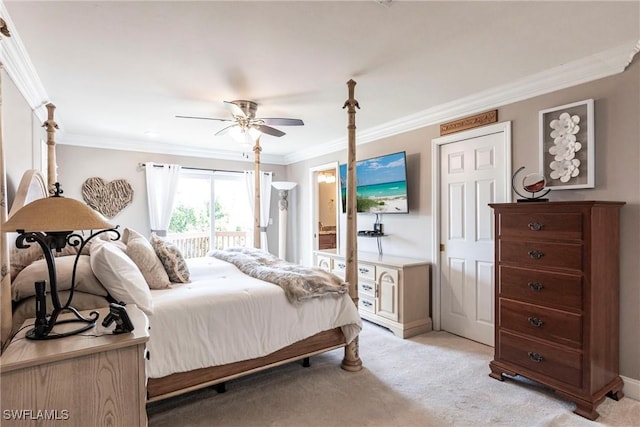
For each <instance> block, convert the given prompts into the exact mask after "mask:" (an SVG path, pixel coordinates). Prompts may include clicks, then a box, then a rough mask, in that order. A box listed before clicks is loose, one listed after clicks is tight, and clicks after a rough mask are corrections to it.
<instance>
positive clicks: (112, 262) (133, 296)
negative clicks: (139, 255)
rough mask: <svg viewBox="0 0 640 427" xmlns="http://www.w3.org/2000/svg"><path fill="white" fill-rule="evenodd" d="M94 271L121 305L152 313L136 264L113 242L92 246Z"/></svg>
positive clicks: (146, 288)
mask: <svg viewBox="0 0 640 427" xmlns="http://www.w3.org/2000/svg"><path fill="white" fill-rule="evenodd" d="M91 268H92V269H93V273H94V274H95V275H96V277H97V278H98V279H99V280H100V281H101V282H102V284H103V286H104V287H105V288H106V289H107V291H108V292H109V294H110V295H111V296H112V297H113V298H115V299H116V300H118V301H124V302H125V303H127V304H136V305H137V306H138V307H140V309H141V310H142V311H144V312H145V313H147V314H151V313H153V301H152V300H151V291H150V290H149V286H147V282H146V281H145V280H144V276H143V275H142V273H141V272H140V270H139V269H138V267H137V266H136V264H135V263H134V262H133V261H132V260H131V258H129V257H128V256H127V254H126V253H125V252H124V251H123V250H122V249H120V248H119V247H118V246H116V245H114V244H113V243H111V242H100V241H98V242H94V244H92V245H91Z"/></svg>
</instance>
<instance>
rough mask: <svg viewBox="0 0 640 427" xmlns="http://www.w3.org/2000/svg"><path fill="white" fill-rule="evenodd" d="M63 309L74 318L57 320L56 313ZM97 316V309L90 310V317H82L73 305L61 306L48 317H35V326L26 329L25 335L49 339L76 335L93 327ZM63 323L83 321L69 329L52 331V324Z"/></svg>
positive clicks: (35, 338)
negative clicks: (79, 325) (76, 326)
mask: <svg viewBox="0 0 640 427" xmlns="http://www.w3.org/2000/svg"><path fill="white" fill-rule="evenodd" d="M63 311H70V312H71V313H73V314H74V315H75V316H76V318H75V319H73V318H71V319H62V320H58V319H57V318H58V315H59V314H60V313H62V312H63ZM99 316H100V314H99V313H98V312H97V311H92V312H91V317H84V316H83V315H81V314H80V313H79V312H78V310H76V309H75V308H73V307H63V308H61V309H60V310H54V311H53V313H51V316H50V317H49V319H43V320H41V319H37V318H36V327H35V328H33V329H31V330H29V331H27V333H26V334H25V337H26V338H27V339H30V340H51V339H56V338H64V337H68V336H71V335H76V334H79V333H81V332H84V331H87V330H89V329H91V328H93V327H94V326H95V325H96V321H97V320H98V317H99ZM65 323H85V325H83V326H81V327H79V328H76V329H73V330H71V331H68V330H67V331H63V332H55V331H53V327H54V326H56V325H61V324H65Z"/></svg>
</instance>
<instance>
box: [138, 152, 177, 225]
mask: <svg viewBox="0 0 640 427" xmlns="http://www.w3.org/2000/svg"><path fill="white" fill-rule="evenodd" d="M145 174H146V177H147V203H148V205H149V224H150V225H151V231H152V232H155V233H156V234H157V235H158V236H166V235H167V230H168V229H169V222H170V221H171V211H172V210H173V202H174V200H175V196H176V189H177V188H178V179H179V178H180V165H160V164H156V163H152V162H146V163H145Z"/></svg>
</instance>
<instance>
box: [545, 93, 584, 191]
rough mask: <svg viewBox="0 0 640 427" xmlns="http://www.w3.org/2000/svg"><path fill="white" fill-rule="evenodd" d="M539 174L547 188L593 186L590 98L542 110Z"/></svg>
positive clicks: (566, 188)
mask: <svg viewBox="0 0 640 427" xmlns="http://www.w3.org/2000/svg"><path fill="white" fill-rule="evenodd" d="M539 116H540V150H541V153H540V171H541V173H542V174H543V175H544V178H545V180H546V187H547V188H550V189H552V190H568V189H578V188H594V187H595V159H594V151H595V150H594V137H595V133H594V119H593V99H587V100H585V101H579V102H574V103H572V104H567V105H561V106H559V107H553V108H548V109H546V110H541V111H540V113H539Z"/></svg>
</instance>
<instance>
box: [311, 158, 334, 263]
mask: <svg viewBox="0 0 640 427" xmlns="http://www.w3.org/2000/svg"><path fill="white" fill-rule="evenodd" d="M310 172H311V176H310V186H311V192H310V193H311V200H312V205H313V206H312V208H311V212H312V214H311V216H312V224H311V225H312V226H311V230H312V233H313V239H312V240H313V248H312V250H314V251H317V250H331V251H335V252H337V251H338V246H339V241H340V239H339V227H338V221H339V213H340V210H339V209H340V198H339V193H338V191H339V188H340V187H339V184H340V183H339V182H338V179H339V175H338V164H337V163H331V164H327V165H322V166H317V167H314V168H311V169H310Z"/></svg>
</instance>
